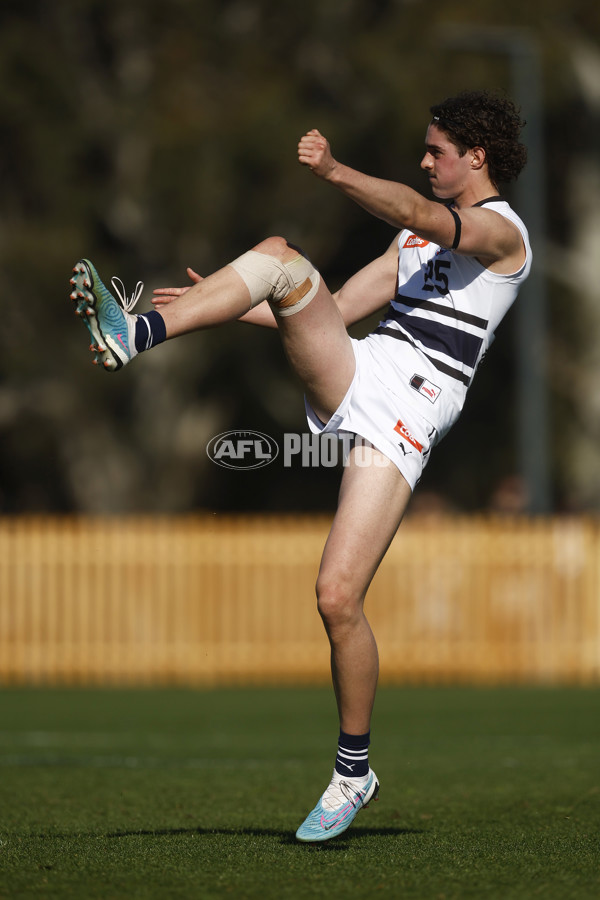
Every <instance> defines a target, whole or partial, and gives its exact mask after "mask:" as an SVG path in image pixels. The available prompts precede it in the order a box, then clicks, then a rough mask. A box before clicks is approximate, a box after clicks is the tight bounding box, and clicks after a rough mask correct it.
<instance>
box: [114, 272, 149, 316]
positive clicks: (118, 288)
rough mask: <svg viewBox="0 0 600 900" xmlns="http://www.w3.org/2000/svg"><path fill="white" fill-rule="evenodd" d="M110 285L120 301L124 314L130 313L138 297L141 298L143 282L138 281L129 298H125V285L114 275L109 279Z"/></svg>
mask: <svg viewBox="0 0 600 900" xmlns="http://www.w3.org/2000/svg"><path fill="white" fill-rule="evenodd" d="M110 283H111V284H112V286H113V290H114V292H115V294H116V295H117V297H118V298H119V300H120V301H121V306H122V307H123V309H124V310H125V312H131V310H132V309H133V307H134V306H135V304H136V303H137V302H138V300H139V299H140V297H141V296H142V291H143V290H144V282H143V281H138V283H137V284H136V286H135V290H134V292H133V294H132V295H131V297H127V291H126V290H125V285H124V284H123V282H122V281H121V279H120V278H118V277H117V276H116V275H113V277H112V278H111V279H110Z"/></svg>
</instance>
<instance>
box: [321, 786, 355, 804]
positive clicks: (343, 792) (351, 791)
mask: <svg viewBox="0 0 600 900" xmlns="http://www.w3.org/2000/svg"><path fill="white" fill-rule="evenodd" d="M359 791H360V788H359V789H358V790H357V789H356V788H353V787H352V785H350V784H348V782H347V781H338V782H337V784H336V783H335V782H333V781H332V782H331V783H330V785H329V787H328V788H327V790H326V791H325V793H324V794H323V799H322V800H321V803H322V805H323V808H324V809H327V810H329V811H333V810H334V809H339V807H340V806H343V805H344V803H345V802H346V801H347V800H349V801H350V803H352V805H353V806H356V800H357V798H358V794H359Z"/></svg>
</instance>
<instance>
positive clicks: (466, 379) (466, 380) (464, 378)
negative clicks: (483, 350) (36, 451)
mask: <svg viewBox="0 0 600 900" xmlns="http://www.w3.org/2000/svg"><path fill="white" fill-rule="evenodd" d="M371 333H372V334H386V335H388V337H393V338H395V339H396V340H397V341H406V343H407V344H411V345H412V346H413V347H415V349H417V350H419V351H420V352H421V353H423V356H424V357H425V358H426V359H428V360H429V362H430V363H431V365H432V366H435V368H436V369H437V370H438V372H443V373H444V375H449V376H450V378H455V379H456V381H460V382H461V383H462V384H465V385H466V386H467V387H469V385H470V384H471V378H470V376H469V375H466V374H465V373H464V372H461V370H460V369H454V368H452V366H448V365H447V364H446V363H443V362H441V360H439V359H435V357H433V356H429V354H428V353H425V352H424V351H423V350H422V349H421V348H420V347H417V345H416V344H415V343H414V341H412V340H411V339H410V338H409V336H408V335H407V334H405V333H404V332H403V331H400V330H399V329H398V328H386V327H385V326H384V325H380V326H379V327H378V328H375V330H374V331H372V332H371Z"/></svg>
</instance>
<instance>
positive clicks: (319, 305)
mask: <svg viewBox="0 0 600 900" xmlns="http://www.w3.org/2000/svg"><path fill="white" fill-rule="evenodd" d="M117 281H118V280H117V279H113V288H114V289H115V292H116V293H118V294H119V299H120V301H121V302H120V303H119V302H117V299H116V298H115V296H114V295H113V294H112V293H111V292H110V291H109V290H108V289H107V288H106V286H105V285H104V284H103V283H102V281H101V279H100V277H99V275H98V273H97V271H96V269H95V268H94V266H93V265H92V264H91V263H90V262H89V261H88V260H80V261H79V262H78V263H77V265H76V266H75V268H74V270H73V277H72V279H71V284H72V287H73V290H72V293H71V299H72V300H73V301H74V302H75V306H76V312H77V313H78V315H80V316H81V317H82V318H83V320H84V322H85V324H86V326H87V328H88V331H89V332H90V335H91V338H92V342H91V346H90V349H91V350H92V352H93V353H94V357H95V358H94V362H96V363H100V364H102V365H103V367H104V368H105V369H106V370H107V371H116V370H117V369H120V368H122V367H123V366H124V365H126V364H127V363H128V362H130V361H131V359H133V357H134V356H136V355H137V354H138V353H140V352H141V351H143V350H148V349H150V348H151V347H153V346H155V345H156V344H158V343H161V342H162V341H164V340H167V339H170V338H174V337H177V336H178V335H182V334H187V333H189V332H192V331H196V330H200V329H204V328H210V327H213V326H216V325H220V324H223V323H225V322H229V321H232V320H235V319H238V318H240V317H241V316H243V315H244V314H246V313H247V312H248V311H249V310H250V309H252V308H253V307H255V306H257V305H258V304H260V303H262V302H263V300H267V301H268V302H269V304H270V306H271V309H272V310H273V312H274V314H275V317H276V319H277V323H278V326H279V333H280V335H281V339H282V341H283V345H284V348H285V351H286V353H287V356H288V358H289V360H290V363H291V365H292V367H293V368H294V370H295V371H296V373H297V374H298V375H299V377H300V379H301V380H302V381H303V383H304V385H305V389H306V393H307V396H308V398H309V400H310V401H311V403H312V405H313V408H314V410H315V412H316V413H317V415H319V416H321V417H322V418H323V419H327V418H329V416H330V415H331V414H332V413H333V412H334V411H335V409H336V408H337V406H338V405H339V403H340V402H341V400H342V399H343V397H344V394H345V393H346V391H347V389H348V387H349V385H350V383H351V381H352V377H353V375H354V370H355V360H354V353H353V351H352V346H351V343H350V339H349V337H348V334H347V332H346V328H345V326H344V322H343V319H342V316H341V314H340V312H339V310H338V308H337V306H336V304H335V301H334V300H333V297H332V296H331V293H330V292H329V290H328V289H327V287H326V285H325V284H324V282H323V281H322V279H321V277H320V275H319V273H318V271H317V270H316V269H315V268H314V267H313V266H312V264H311V263H310V261H309V260H308V259H307V258H306V257H305V256H304V255H303V254H302V253H301V252H300V251H299V250H298V249H297V248H296V247H293V246H291V245H289V244H288V243H287V241H285V239H284V238H280V237H273V238H268V239H267V240H265V241H263V242H261V243H260V244H259V245H257V246H256V247H255V248H254V249H253V250H251V251H249V252H248V253H245V254H243V256H241V257H239V258H238V259H237V260H234V261H233V262H232V263H230V264H229V265H227V266H225V267H224V268H222V269H219V270H218V271H217V272H215V273H213V274H212V275H209V276H208V277H207V278H204V279H202V280H201V281H200V282H198V283H197V284H194V285H193V286H192V287H190V288H188V289H187V290H186V291H185V292H181V294H180V296H177V297H176V298H175V299H174V300H173V301H172V302H170V303H168V304H165V305H163V306H161V308H160V312H159V311H158V310H156V309H155V310H152V311H151V312H149V313H146V314H142V315H137V316H136V315H133V314H132V313H131V309H132V308H133V305H134V304H135V302H136V301H137V299H138V298H139V296H140V293H141V290H142V287H143V285H142V284H141V283H140V282H138V286H137V288H136V291H135V292H134V296H133V297H132V298H130V300H127V298H126V296H125V294H124V291H123V294H121V291H120V290H119V288H118V284H117ZM121 286H122V283H121Z"/></svg>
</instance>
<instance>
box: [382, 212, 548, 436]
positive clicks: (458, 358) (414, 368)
mask: <svg viewBox="0 0 600 900" xmlns="http://www.w3.org/2000/svg"><path fill="white" fill-rule="evenodd" d="M478 205H480V206H482V207H484V208H486V209H492V210H494V212H497V213H500V215H502V216H504V217H505V218H507V219H509V220H510V221H511V222H513V223H514V224H515V225H516V227H517V228H518V229H519V231H520V232H521V234H522V236H523V241H524V244H525V249H526V259H525V263H524V264H523V266H522V267H521V268H520V269H519V271H518V272H515V273H514V274H512V275H499V274H498V273H496V272H490V271H489V269H486V268H485V267H484V266H482V265H481V263H479V262H478V261H477V260H476V259H475V258H474V257H470V256H461V255H459V254H458V253H454V252H453V251H452V250H447V249H445V248H443V247H440V246H439V245H438V244H433V243H432V242H431V241H426V240H423V239H422V238H419V237H417V236H416V235H415V234H412V233H411V232H410V231H408V230H404V231H402V232H401V233H400V236H399V238H398V250H399V252H398V256H399V265H398V288H397V295H396V297H395V299H394V300H392V302H391V303H390V306H389V308H388V310H387V313H386V316H385V318H384V319H383V320H382V321H381V322H380V324H379V327H378V328H376V329H375V330H374V331H373V332H372V333H371V334H370V335H368V336H367V337H366V338H364V341H365V342H366V343H367V344H368V345H369V349H370V350H371V361H372V364H374V365H375V367H376V369H377V370H378V371H376V372H375V373H374V374H375V375H376V376H378V377H379V378H380V380H381V381H382V382H383V384H385V385H386V386H387V387H388V389H389V390H391V391H394V382H395V381H396V379H397V378H399V379H401V381H402V382H405V381H408V385H409V386H410V388H412V390H413V391H414V394H413V393H412V392H410V396H412V397H413V398H414V401H415V404H414V405H415V407H418V409H419V413H420V414H421V415H422V416H423V418H424V419H425V420H426V421H427V422H429V423H430V424H431V425H432V426H433V428H435V431H436V433H437V434H436V441H437V440H439V439H440V438H441V437H443V435H444V434H445V433H446V432H447V431H448V429H449V428H450V427H451V426H452V425H453V424H454V422H455V421H456V419H457V418H458V416H459V415H460V412H461V410H462V408H463V406H464V403H465V399H466V395H467V389H468V388H469V386H470V384H471V382H472V381H473V376H474V375H475V371H476V369H477V366H478V365H479V363H480V362H481V360H482V359H483V357H484V355H485V353H486V351H487V349H488V347H489V346H490V344H491V343H492V341H493V339H494V331H495V329H496V328H497V327H498V324H499V323H500V321H501V320H502V318H503V317H504V315H505V314H506V312H507V310H508V309H509V308H510V306H511V305H512V303H513V301H514V300H515V297H516V296H517V292H518V290H519V287H520V286H521V284H522V283H523V282H524V280H525V279H526V278H527V276H528V274H529V270H530V268H531V247H530V245H529V238H528V234H527V229H526V228H525V225H524V224H523V222H522V221H521V219H520V218H519V217H518V216H517V214H516V213H515V212H514V211H513V210H512V209H511V207H510V206H509V205H508V203H507V202H506V201H504V200H502V199H501V198H500V197H493V198H490V199H489V200H486V201H483V202H482V203H480V204H478ZM365 349H366V348H365ZM402 387H403V388H404V384H402ZM403 393H404V394H405V396H406V392H405V391H403Z"/></svg>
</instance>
